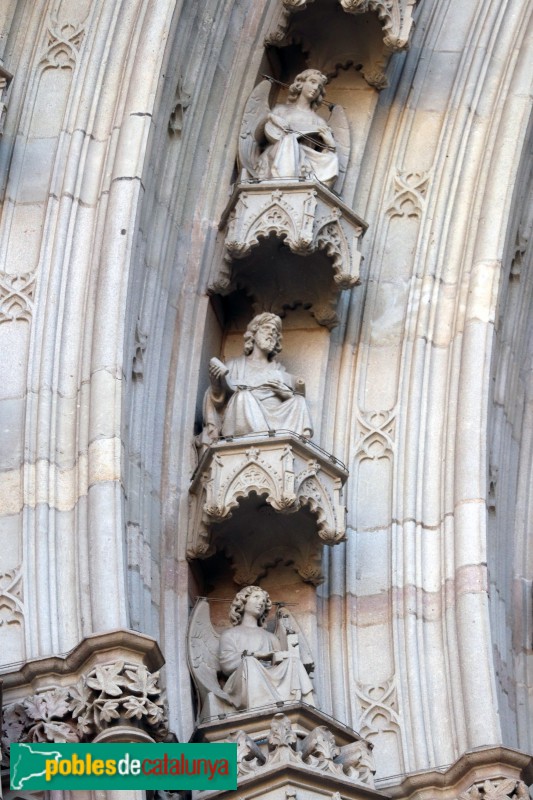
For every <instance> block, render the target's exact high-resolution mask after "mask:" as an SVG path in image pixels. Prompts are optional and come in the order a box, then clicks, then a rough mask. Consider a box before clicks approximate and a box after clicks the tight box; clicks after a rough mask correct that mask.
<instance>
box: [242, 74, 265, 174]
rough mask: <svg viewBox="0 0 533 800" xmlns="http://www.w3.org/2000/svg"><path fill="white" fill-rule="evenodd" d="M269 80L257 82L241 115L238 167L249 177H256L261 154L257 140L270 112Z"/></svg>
mask: <svg viewBox="0 0 533 800" xmlns="http://www.w3.org/2000/svg"><path fill="white" fill-rule="evenodd" d="M270 88H271V84H270V81H267V80H264V81H261V83H258V84H257V86H256V87H255V89H254V90H253V92H252V94H251V95H250V97H249V98H248V101H247V103H246V107H245V109H244V114H243V115H242V122H241V130H240V133H239V153H238V164H239V169H241V170H243V169H244V170H246V172H247V173H248V176H249V177H252V178H257V177H258V176H257V159H258V158H259V156H260V155H261V148H260V146H259V141H260V140H261V137H262V126H263V125H264V123H265V120H266V118H267V117H268V115H269V113H270V105H269V102H268V101H269V95H270Z"/></svg>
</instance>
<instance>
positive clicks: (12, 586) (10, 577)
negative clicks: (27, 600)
mask: <svg viewBox="0 0 533 800" xmlns="http://www.w3.org/2000/svg"><path fill="white" fill-rule="evenodd" d="M23 617H24V607H23V601H22V566H21V565H19V566H18V567H15V568H14V569H11V570H8V571H7V572H4V574H3V575H0V630H1V628H2V626H3V625H20V624H21V622H22V620H23Z"/></svg>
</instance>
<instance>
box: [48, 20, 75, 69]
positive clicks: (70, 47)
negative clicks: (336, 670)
mask: <svg viewBox="0 0 533 800" xmlns="http://www.w3.org/2000/svg"><path fill="white" fill-rule="evenodd" d="M84 35H85V26H84V25H83V24H81V25H72V24H71V23H68V22H66V23H64V24H61V23H60V22H59V20H58V18H57V17H55V18H54V17H51V19H50V25H49V27H48V30H47V36H46V42H45V50H44V53H43V56H42V58H41V66H42V67H43V68H45V69H46V68H47V67H50V68H52V69H73V68H74V67H75V66H76V61H77V59H78V52H79V49H80V47H81V43H82V40H83V37H84Z"/></svg>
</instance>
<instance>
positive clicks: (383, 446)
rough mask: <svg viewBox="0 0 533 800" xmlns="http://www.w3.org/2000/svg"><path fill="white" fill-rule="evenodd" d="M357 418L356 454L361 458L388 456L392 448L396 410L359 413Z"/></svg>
mask: <svg viewBox="0 0 533 800" xmlns="http://www.w3.org/2000/svg"><path fill="white" fill-rule="evenodd" d="M357 420H358V435H359V440H358V442H357V448H356V449H357V455H358V458H359V459H363V458H370V459H376V458H385V457H390V456H391V455H392V453H393V448H394V436H395V429H396V411H395V410H391V411H372V412H369V413H367V414H363V413H360V414H358V417H357Z"/></svg>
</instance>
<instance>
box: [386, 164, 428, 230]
mask: <svg viewBox="0 0 533 800" xmlns="http://www.w3.org/2000/svg"><path fill="white" fill-rule="evenodd" d="M428 185H429V173H428V172H409V171H405V172H401V171H399V172H398V173H397V174H396V176H395V178H394V187H393V198H392V202H391V204H390V206H389V207H388V209H387V213H388V214H389V216H390V217H414V218H420V217H421V215H422V210H423V208H424V205H425V198H426V193H427V189H428Z"/></svg>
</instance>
